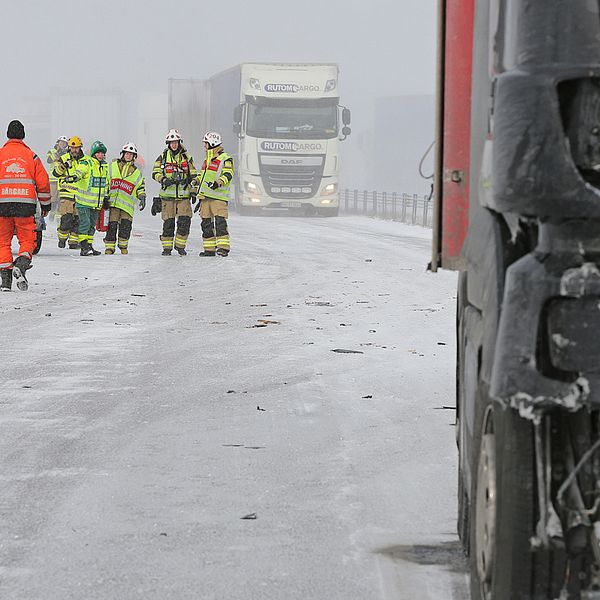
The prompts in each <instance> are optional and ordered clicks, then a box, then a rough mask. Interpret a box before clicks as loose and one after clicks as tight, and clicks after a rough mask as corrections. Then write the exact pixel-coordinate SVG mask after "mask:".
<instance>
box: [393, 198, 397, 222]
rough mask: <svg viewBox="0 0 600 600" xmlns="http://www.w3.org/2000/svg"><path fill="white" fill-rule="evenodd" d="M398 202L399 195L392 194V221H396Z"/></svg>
mask: <svg viewBox="0 0 600 600" xmlns="http://www.w3.org/2000/svg"><path fill="white" fill-rule="evenodd" d="M397 201H398V194H396V192H392V219H394V221H395V220H396V203H397Z"/></svg>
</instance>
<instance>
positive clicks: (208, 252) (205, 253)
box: [198, 250, 216, 256]
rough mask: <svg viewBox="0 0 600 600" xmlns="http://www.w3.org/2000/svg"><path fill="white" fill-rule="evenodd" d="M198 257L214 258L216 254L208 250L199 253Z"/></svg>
mask: <svg viewBox="0 0 600 600" xmlns="http://www.w3.org/2000/svg"><path fill="white" fill-rule="evenodd" d="M198 256H216V254H215V253H214V252H211V251H210V250H204V251H203V252H200V254H198Z"/></svg>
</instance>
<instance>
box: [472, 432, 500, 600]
mask: <svg viewBox="0 0 600 600" xmlns="http://www.w3.org/2000/svg"><path fill="white" fill-rule="evenodd" d="M496 498H497V497H496V447H495V439H494V434H493V433H484V435H483V436H482V439H481V452H480V454H479V466H478V469H477V495H476V499H475V501H476V512H475V544H476V546H475V552H476V557H477V572H478V575H479V581H480V583H481V589H482V597H483V598H484V599H485V600H487V599H488V598H491V587H492V572H493V567H494V548H495V546H496Z"/></svg>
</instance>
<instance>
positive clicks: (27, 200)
mask: <svg viewBox="0 0 600 600" xmlns="http://www.w3.org/2000/svg"><path fill="white" fill-rule="evenodd" d="M9 202H19V203H23V204H37V198H20V197H17V196H15V197H14V198H0V203H3V204H8V203H9Z"/></svg>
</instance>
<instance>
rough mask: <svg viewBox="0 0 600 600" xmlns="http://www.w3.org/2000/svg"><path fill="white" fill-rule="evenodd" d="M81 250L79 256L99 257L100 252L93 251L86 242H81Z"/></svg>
mask: <svg viewBox="0 0 600 600" xmlns="http://www.w3.org/2000/svg"><path fill="white" fill-rule="evenodd" d="M80 245H81V250H80V251H79V255H80V256H99V255H100V252H98V250H94V248H92V245H91V244H90V243H89V242H88V241H87V240H83V241H82V242H81V244H80Z"/></svg>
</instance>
